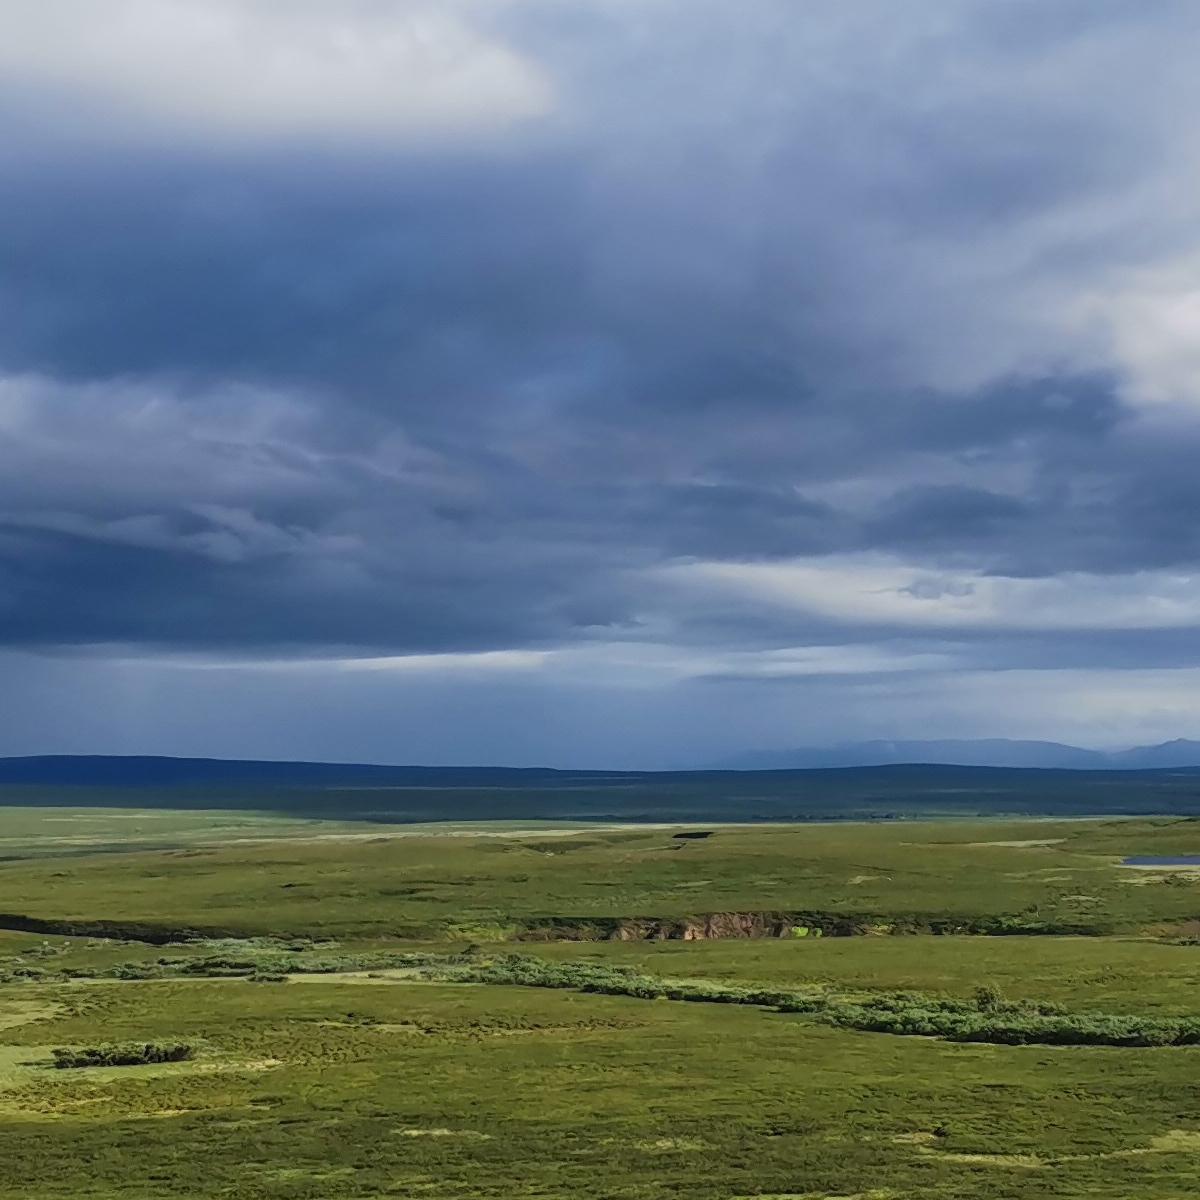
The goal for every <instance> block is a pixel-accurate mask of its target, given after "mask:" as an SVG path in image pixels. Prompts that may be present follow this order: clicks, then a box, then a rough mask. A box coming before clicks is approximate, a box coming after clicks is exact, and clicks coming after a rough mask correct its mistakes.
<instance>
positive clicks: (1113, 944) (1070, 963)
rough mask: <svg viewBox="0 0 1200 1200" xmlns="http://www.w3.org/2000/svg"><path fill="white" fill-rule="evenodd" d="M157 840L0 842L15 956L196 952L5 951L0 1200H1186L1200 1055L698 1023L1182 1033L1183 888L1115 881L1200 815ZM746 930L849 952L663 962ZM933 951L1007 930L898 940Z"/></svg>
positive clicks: (136, 829)
mask: <svg viewBox="0 0 1200 1200" xmlns="http://www.w3.org/2000/svg"><path fill="white" fill-rule="evenodd" d="M162 811H163V810H159V812H158V815H155V816H147V817H144V818H140V817H139V816H138V815H137V814H132V815H126V814H125V813H122V812H118V811H115V810H114V811H111V812H108V813H99V812H97V811H95V810H93V811H91V813H90V815H91V816H92V817H94V818H96V820H95V821H94V822H93V823H91V824H90V825H89V823H88V822H86V821H76V820H75V819H74V817H75V816H77V815H78V814H77V813H74V812H73V811H72V812H68V811H67V810H62V809H54V808H45V809H42V810H38V812H31V811H24V810H7V811H6V810H3V809H0V836H3V837H6V838H9V839H11V840H10V841H9V842H8V843H7V844H8V845H10V846H18V845H19V846H20V847H21V849H20V852H19V853H13V854H12V855H11V856H10V857H9V858H8V859H7V860H6V861H0V912H2V913H5V914H8V916H7V917H4V918H2V920H3V921H4V922H5V923H7V924H10V925H11V924H13V923H14V918H21V917H25V918H34V919H36V920H40V921H43V922H67V923H70V922H78V923H84V924H87V923H100V922H109V923H112V924H116V925H122V924H123V925H125V926H128V927H129V928H127V929H126V930H125V932H126V934H130V933H132V934H139V930H140V934H146V933H147V931H149V933H150V934H155V933H156V931H157V932H163V931H166V932H167V933H170V931H172V930H174V931H175V932H176V934H179V935H182V931H185V930H190V931H193V934H194V935H197V936H196V937H193V940H188V941H182V942H178V943H175V944H169V945H163V944H152V943H151V941H148V940H141V937H140V935H139V937H138V938H131V937H129V936H126V937H124V938H115V937H99V936H94V934H95V932H96V931H95V929H90V930H89V929H80V930H79V935H78V936H64V935H62V934H61V933H56V932H43V931H29V930H20V929H12V928H10V929H7V930H4V931H0V1197H3V1198H4V1200H9V1198H12V1200H16V1198H17V1197H20V1198H21V1200H67V1198H68V1197H69V1198H71V1200H74V1198H76V1197H93V1198H96V1200H110V1198H115V1197H121V1198H123V1200H124V1198H126V1197H128V1198H131V1200H151V1198H153V1200H161V1198H164V1197H187V1198H189V1200H200V1198H209V1197H230V1198H235V1200H240V1198H245V1200H250V1198H254V1200H259V1198H267V1200H381V1198H383V1197H400V1196H403V1197H428V1198H430V1200H450V1198H456V1200H473V1198H485V1197H486V1198H489V1200H501V1198H504V1200H508V1198H522V1197H529V1198H533V1197H538V1198H540V1200H551V1198H554V1200H557V1198H560V1197H573V1198H578V1200H601V1198H604V1200H609V1198H612V1200H667V1198H670V1200H691V1198H696V1200H738V1198H747V1200H748V1198H750V1197H758V1198H759V1200H835V1198H836V1200H847V1198H851V1197H853V1198H854V1200H908V1198H914V1200H915V1198H917V1197H922V1198H924V1197H930V1198H932V1200H977V1198H978V1200H1018V1198H1020V1200H1026V1198H1028V1200H1033V1198H1038V1200H1040V1198H1041V1197H1060V1198H1067V1200H1071V1198H1076V1197H1079V1198H1082V1197H1099V1198H1101V1200H1127V1198H1129V1197H1137V1198H1139V1200H1183V1198H1184V1197H1191V1196H1194V1195H1195V1194H1197V1191H1198V1190H1200V1107H1198V1105H1197V1100H1198V1098H1200V1085H1197V1082H1196V1080H1197V1079H1200V1046H1194V1047H1193V1046H1188V1045H1170V1046H1135V1047H1129V1046H1115V1045H1082V1044H1071V1045H998V1044H986V1043H985V1044H980V1043H974V1042H965V1043H964V1042H956V1041H954V1040H948V1039H947V1038H946V1037H943V1036H896V1035H895V1034H893V1033H879V1032H868V1031H865V1030H863V1029H859V1028H847V1027H840V1026H838V1025H837V1024H836V1023H835V1022H831V1021H829V1020H826V1019H824V1017H823V1015H822V1013H821V1012H818V1011H816V1010H814V1011H812V1012H806V1011H792V1012H788V1011H779V1005H777V1004H773V1003H769V1002H767V1001H768V999H769V997H764V998H763V999H759V998H758V997H757V995H756V994H752V995H751V998H750V1000H749V1001H746V1000H739V1001H738V1002H736V1003H728V1002H725V1001H726V1000H727V999H728V996H729V994H730V993H731V990H736V989H738V988H743V986H744V987H745V988H752V989H753V988H760V989H773V990H774V991H778V992H780V993H791V992H795V993H797V994H803V995H809V996H818V997H822V998H823V999H828V1000H829V1001H830V1002H831V1003H836V1004H841V1003H844V1002H854V1003H857V1004H863V1003H866V1004H871V1003H874V1002H884V1001H888V998H889V997H892V998H894V997H898V996H903V997H904V1003H906V1004H915V1005H923V1006H927V1007H930V1006H931V1007H932V1008H933V1009H937V1007H938V1006H939V1005H943V1006H947V1007H948V1010H949V1009H954V1006H957V1008H958V1009H963V1008H969V1007H970V1006H971V1005H972V1004H974V1003H976V1000H973V999H972V997H977V994H978V993H979V992H980V989H984V991H986V992H988V994H989V995H990V996H991V997H992V999H990V1000H988V1003H989V1004H991V1005H994V1004H996V1003H997V1000H996V999H995V998H996V997H999V998H1000V1000H999V1003H1000V1004H1001V1007H1002V1008H1003V1010H1004V1012H1005V1013H1007V1012H1010V1011H1011V1013H1012V1014H1013V1015H1012V1020H1026V1019H1027V1015H1028V1014H1029V1013H1036V1012H1039V1011H1042V1010H1041V1008H1039V1007H1038V1006H1047V1007H1046V1009H1045V1011H1047V1012H1051V1011H1053V1012H1055V1013H1062V1014H1065V1015H1064V1016H1062V1017H1061V1020H1062V1021H1076V1020H1078V1021H1080V1022H1084V1023H1086V1022H1087V1021H1088V1020H1089V1019H1091V1018H1092V1017H1093V1016H1095V1015H1097V1014H1127V1015H1128V1016H1129V1017H1130V1018H1131V1019H1134V1018H1136V1019H1138V1020H1142V1021H1146V1022H1150V1023H1151V1024H1153V1022H1155V1021H1159V1022H1162V1021H1168V1022H1169V1021H1176V1020H1184V1021H1187V1020H1188V1019H1191V1018H1196V1017H1197V1016H1200V945H1191V944H1188V943H1189V939H1190V938H1191V937H1194V931H1195V929H1196V928H1200V925H1197V924H1196V923H1197V921H1198V920H1200V876H1197V875H1193V873H1191V872H1187V871H1174V870H1164V871H1136V870H1130V869H1128V868H1124V867H1121V866H1119V865H1118V864H1119V862H1120V860H1121V858H1122V857H1123V856H1124V855H1127V854H1138V853H1143V854H1155V853H1161V854H1171V853H1180V854H1185V853H1200V821H1194V820H1189V819H1186V818H1180V817H1165V818H1136V819H1127V820H1104V821H1021V822H1008V821H1003V822H1001V821H981V820H973V821H945V822H929V823H918V822H902V823H891V822H889V823H881V824H854V823H847V822H839V823H836V824H812V825H791V826H774V827H767V826H732V825H731V826H716V825H710V826H706V827H705V828H706V829H711V831H712V836H710V837H708V838H706V839H699V840H691V839H680V838H677V837H675V836H674V835H675V834H676V833H677V832H680V830H679V829H674V828H645V827H642V828H600V827H591V828H587V829H584V830H577V829H548V828H546V829H537V828H533V827H531V826H530V825H529V824H528V823H526V824H523V825H521V826H511V827H508V828H492V827H487V828H485V827H474V826H470V825H465V826H460V827H455V828H453V829H443V830H442V832H441V833H440V834H433V833H430V832H429V831H427V830H422V829H414V828H412V827H408V828H400V827H382V826H374V825H373V826H370V827H368V828H367V829H365V830H364V829H363V827H362V826H353V825H349V824H347V825H345V826H342V825H338V824H333V823H326V824H324V825H323V826H321V828H320V829H316V828H314V827H312V826H311V825H310V824H309V823H308V822H306V821H303V820H297V819H293V818H289V817H278V818H272V817H267V816H253V817H252V816H247V814H244V813H243V814H237V817H236V818H235V819H232V820H231V818H230V815H229V814H228V813H207V814H206V813H204V812H201V811H197V810H191V811H188V812H185V813H181V814H169V815H168V816H166V817H163V816H162ZM168 811H169V810H168ZM64 816H69V817H71V818H72V819H70V820H65V821H64V820H58V819H57V818H60V817H64ZM242 817H245V818H246V821H247V823H245V824H243V823H241V820H240V818H242ZM158 826H162V827H163V828H162V829H161V831H158V830H157V827H158ZM364 834H366V836H363V835H364ZM81 837H98V838H99V839H100V840H99V841H97V842H95V843H84V844H81V843H80V841H79V840H78V839H80V838H81ZM763 913H783V914H797V913H811V914H815V915H817V916H829V915H830V914H832V915H834V916H837V917H839V918H853V921H851V922H849V923H847V924H844V925H839V926H838V928H842V929H846V930H849V929H851V927H852V928H853V930H854V931H855V932H857V933H860V934H865V936H822V937H818V936H816V926H815V925H814V926H813V927H811V928H809V927H802V928H804V929H805V934H804V936H799V928H801V927H798V928H796V929H792V928H787V929H786V930H785V932H786V933H787V935H788V936H783V937H721V938H712V939H707V940H683V939H682V936H681V935H682V933H683V932H684V931H685V930H693V931H694V930H695V928H697V920H698V919H699V918H702V917H703V916H704V915H705V914H726V915H727V916H728V915H736V914H742V915H746V914H763ZM951 918H953V919H954V920H960V919H981V920H994V919H996V918H1004V919H1005V921H1006V922H1008V923H1010V924H1011V926H1012V927H1013V928H1015V929H1017V930H1020V929H1022V928H1024V929H1025V930H1026V932H1023V933H1022V932H1015V933H1009V934H1008V935H1006V936H932V935H931V934H929V933H927V932H919V930H922V929H925V928H927V927H928V922H929V921H934V922H936V921H939V920H945V919H951ZM639 919H640V920H641V921H642V922H643V923H642V924H638V920H639ZM648 920H653V921H656V922H658V924H657V925H650V926H648V925H646V924H645V922H646V921H648ZM16 923H19V921H17V922H16ZM1060 926H1061V927H1063V928H1066V927H1070V928H1075V929H1086V930H1089V931H1092V932H1091V934H1090V935H1088V936H1079V935H1078V934H1077V935H1074V936H1063V935H1062V933H1061V931H1060V928H1059V927H1060ZM1007 927H1008V925H1006V926H1005V928H1007ZM720 928H721V930H723V931H726V932H731V931H735V930H738V929H742V930H743V931H750V932H762V927H761V925H755V924H753V923H750V924H744V925H741V926H739V925H738V924H737V923H736V922H732V923H731V922H726V923H725V924H723V925H721V926H720ZM831 928H832V926H831ZM901 930H917V931H918V932H908V933H906V934H904V935H902V936H901V935H899V931H901ZM1030 930H1033V931H1034V932H1033V933H1031V932H1029V931H1030ZM889 931H890V932H892V934H893V935H892V936H889V935H888V932H889ZM110 932H111V930H110ZM205 933H207V934H209V935H210V936H209V937H208V938H205V939H199V940H197V938H198V935H201V934H205ZM214 933H217V934H233V935H236V936H235V937H226V938H223V939H219V940H214V939H213V937H212V936H211V935H212V934H214ZM671 933H674V934H675V935H676V936H667V935H670V934H671ZM656 934H657V935H658V936H659V937H663V936H665V937H666V940H655V936H654V935H656ZM646 935H650V937H649V940H643V939H644V938H645V937H646ZM568 936H569V937H570V938H572V939H585V940H563V939H564V938H566V937H568ZM621 936H624V937H627V938H630V939H631V940H618V939H619V937H621ZM635 938H636V939H637V940H633V939H635ZM597 939H599V940H597ZM513 952H517V953H519V955H521V956H523V957H522V959H521V960H519V961H525V962H531V963H532V964H533V967H531V968H530V969H531V970H532V971H533V973H534V974H536V970H537V964H539V963H540V964H546V966H547V968H549V969H552V970H557V969H558V967H560V966H561V967H563V968H565V969H567V970H568V971H569V972H570V971H574V972H577V974H578V976H579V978H580V979H581V980H584V981H585V983H586V980H587V979H588V978H590V977H591V975H589V972H590V973H592V974H595V975H597V977H602V976H604V974H605V972H607V971H609V969H610V968H617V969H624V970H626V971H627V972H636V973H637V974H636V975H634V974H628V975H622V974H621V973H620V970H618V973H617V975H616V976H615V978H617V979H618V980H621V979H625V978H628V979H629V980H631V981H634V982H633V983H631V985H630V986H631V990H632V991H634V993H635V994H633V995H611V994H598V993H597V991H595V990H593V991H587V990H581V988H580V987H577V986H573V985H572V986H562V985H561V984H555V985H554V986H537V987H531V986H517V985H514V984H512V983H511V982H509V981H508V979H509V977H508V976H506V975H505V974H504V973H503V969H502V967H493V966H491V965H490V964H501V965H502V964H503V963H505V962H507V961H509V960H508V958H507V956H508V955H510V954H511V953H513ZM514 961H518V960H514ZM642 977H649V978H651V979H656V980H661V981H663V982H664V984H665V985H669V987H668V990H671V988H675V990H673V991H672V992H671V994H679V995H681V996H682V995H683V994H684V993H687V996H688V998H690V999H700V1000H706V999H707V1000H711V1001H712V1002H708V1003H704V1002H701V1003H686V1002H678V1001H676V1000H672V999H654V998H643V995H644V996H653V995H656V994H661V989H654V988H650V989H644V988H641V985H639V984H636V980H637V979H640V978H642ZM480 980H483V981H484V982H479V981H480ZM672 981H682V985H681V987H680V988H676V987H675V984H673V983H672ZM684 985H685V986H684ZM639 989H640V990H639ZM889 1002H890V1001H889ZM979 1003H982V1001H979ZM955 1011H957V1009H956V1010H955ZM1050 1019H1051V1020H1060V1018H1059V1017H1052V1018H1050ZM108 1043H154V1044H164V1045H165V1044H185V1045H187V1046H188V1047H189V1050H190V1051H191V1053H192V1056H191V1057H189V1058H188V1059H186V1060H185V1061H176V1062H162V1063H148V1064H146V1065H133V1066H111V1067H110V1066H103V1067H94V1068H84V1069H76V1070H56V1069H54V1066H53V1051H54V1050H55V1049H56V1048H68V1049H74V1050H80V1049H84V1048H87V1047H94V1046H101V1045H104V1044H108Z"/></svg>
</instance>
